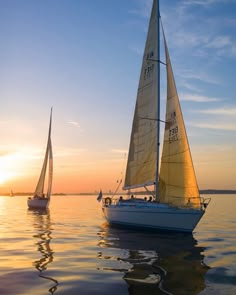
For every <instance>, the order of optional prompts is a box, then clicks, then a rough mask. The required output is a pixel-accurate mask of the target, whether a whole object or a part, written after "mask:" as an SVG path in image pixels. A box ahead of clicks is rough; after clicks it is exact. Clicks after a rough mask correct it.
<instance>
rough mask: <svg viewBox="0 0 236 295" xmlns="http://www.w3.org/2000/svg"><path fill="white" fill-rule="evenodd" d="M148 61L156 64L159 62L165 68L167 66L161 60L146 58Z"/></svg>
mask: <svg viewBox="0 0 236 295" xmlns="http://www.w3.org/2000/svg"><path fill="white" fill-rule="evenodd" d="M146 60H148V61H155V62H159V63H160V64H163V65H164V66H166V63H164V62H163V61H161V60H159V59H151V58H146Z"/></svg>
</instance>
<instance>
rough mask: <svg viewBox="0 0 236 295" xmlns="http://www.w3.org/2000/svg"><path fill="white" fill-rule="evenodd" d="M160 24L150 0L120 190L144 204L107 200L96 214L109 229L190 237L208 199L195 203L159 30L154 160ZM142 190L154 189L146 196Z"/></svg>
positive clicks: (182, 129)
mask: <svg viewBox="0 0 236 295" xmlns="http://www.w3.org/2000/svg"><path fill="white" fill-rule="evenodd" d="M160 24H161V22H160V16H159V1H158V0H154V1H153V7H152V12H151V18H150V22H149V30H148V35H147V40H146V46H145V51H144V55H143V62H142V68H141V75H140V80H139V87H138V92H137V101H136V107H135V113H134V119H133V127H132V132H131V138H130V147H129V156H128V162H127V168H126V177H125V184H124V189H125V190H128V192H129V190H132V189H135V188H144V189H146V191H147V193H148V194H149V200H150V202H148V201H146V200H145V199H143V198H134V197H133V198H129V199H128V200H122V199H120V200H115V199H114V198H113V197H111V198H109V197H108V198H105V199H103V207H102V210H103V213H104V216H105V218H106V219H107V221H108V222H109V223H110V224H115V225H121V226H126V227H136V228H139V229H140V228H142V229H152V230H160V229H161V230H171V231H183V232H192V231H193V230H194V228H195V227H196V225H197V224H198V222H199V221H200V219H201V218H202V216H203V214H204V213H205V209H206V207H207V205H208V203H209V201H210V199H203V198H200V194H199V190H198V185H197V180H196V176H195V172H194V168H193V163H192V158H191V153H190V148H189V144H188V139H187V134H186V130H185V125H184V121H183V116H182V111H181V107H180V102H179V98H178V93H177V89H176V85H175V80H174V76H173V71H172V66H171V62H170V57H169V52H168V48H167V43H166V39H165V35H164V31H163V28H162V31H163V39H164V48H165V55H166V63H165V64H164V65H165V67H166V71H167V100H166V116H165V121H164V123H165V129H164V143H163V150H162V157H161V161H160V160H159V145H160V122H163V121H162V120H161V118H160V63H162V62H161V61H160V48H159V46H160V37H159V35H160V32H159V31H160V26H161V25H160ZM162 64H163V63H162ZM159 166H160V172H159ZM148 186H152V187H153V188H154V189H152V190H151V191H149V190H148V188H147V187H148ZM153 191H154V193H153ZM150 195H151V197H150Z"/></svg>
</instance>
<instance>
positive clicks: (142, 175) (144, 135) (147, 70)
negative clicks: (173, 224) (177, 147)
mask: <svg viewBox="0 0 236 295" xmlns="http://www.w3.org/2000/svg"><path fill="white" fill-rule="evenodd" d="M158 14H159V12H158V2H157V1H156V0H154V1H153V7H152V13H151V18H150V22H149V29H148V35H147V40H146V45H145V50H144V55H143V61H142V68H141V74H140V79H139V87H138V93H137V100H136V106H135V113H134V119H133V126H132V132H131V138H130V146H129V156H128V162H127V168H126V177H125V184H124V189H129V188H135V187H142V186H146V185H153V184H154V183H155V182H156V170H157V167H156V166H157V132H158V131H157V113H158V112H159V110H158V102H157V94H158V92H157V91H158V89H157V81H158V79H159V77H158V75H159V72H158V63H157V60H158V59H159V56H158V52H159V49H158V46H159V44H157V43H158V42H157V36H158V33H159V22H158Z"/></svg>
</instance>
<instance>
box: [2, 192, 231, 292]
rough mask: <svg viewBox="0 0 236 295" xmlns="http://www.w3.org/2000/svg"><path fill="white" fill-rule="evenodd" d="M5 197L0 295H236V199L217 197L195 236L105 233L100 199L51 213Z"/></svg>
mask: <svg viewBox="0 0 236 295" xmlns="http://www.w3.org/2000/svg"><path fill="white" fill-rule="evenodd" d="M26 199H27V198H26V197H13V198H10V197H0V227H1V231H0V236H1V238H0V259H1V260H0V294H1V295H8V294H12V295H18V294H24V295H25V294H35V295H37V294H56V295H59V294H68V295H73V294H80V295H84V294H89V295H90V294H91V295H92V294H102V295H106V294H107V295H108V294H112V295H116V294H117V295H123V294H124V295H125V294H135V295H136V294H140V295H141V294H142V295H143V294H152V295H155V294H180V295H184V294H188V295H191V294H202V295H203V294H204V295H205V294H217V295H218V294H224V295H225V294H229V295H232V294H236V214H235V210H236V195H215V196H212V201H211V203H210V205H209V207H208V210H207V213H206V214H205V216H204V217H203V219H202V221H201V222H200V224H199V225H198V226H197V228H196V229H195V232H194V233H193V235H184V234H160V233H159V234H154V233H138V232H135V231H130V230H129V231H126V230H121V229H114V228H110V227H109V226H107V224H106V222H105V221H104V219H103V217H102V213H101V210H100V204H99V203H97V201H96V196H57V197H56V196H53V198H52V201H51V204H50V210H49V211H48V212H37V211H29V210H28V209H27V206H26Z"/></svg>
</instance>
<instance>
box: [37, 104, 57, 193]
mask: <svg viewBox="0 0 236 295" xmlns="http://www.w3.org/2000/svg"><path fill="white" fill-rule="evenodd" d="M51 123H52V109H51V114H50V123H49V131H48V141H47V148H46V152H45V156H44V161H43V167H42V170H41V173H40V177H39V180H38V184H37V186H36V189H35V192H34V195H35V196H42V195H43V190H44V183H45V176H46V172H47V165H48V161H49V175H48V177H49V178H48V191H47V197H48V198H50V195H51V188H52V173H53V164H52V143H51Z"/></svg>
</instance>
